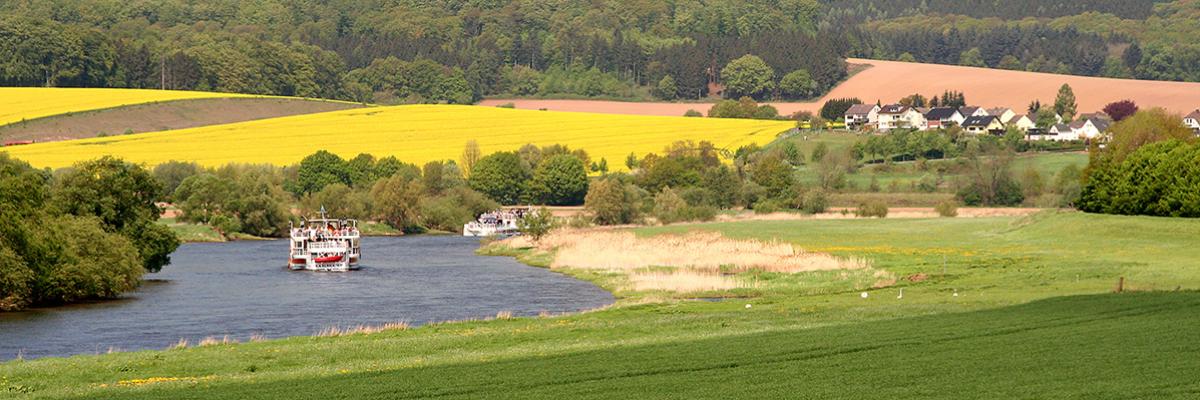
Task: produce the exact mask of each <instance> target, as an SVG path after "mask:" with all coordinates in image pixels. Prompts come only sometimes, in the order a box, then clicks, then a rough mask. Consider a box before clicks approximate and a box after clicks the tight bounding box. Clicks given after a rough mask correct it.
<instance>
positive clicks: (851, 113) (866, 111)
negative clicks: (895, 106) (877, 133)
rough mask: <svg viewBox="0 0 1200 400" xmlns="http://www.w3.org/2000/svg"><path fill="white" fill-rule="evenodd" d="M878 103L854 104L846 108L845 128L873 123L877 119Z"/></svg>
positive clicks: (856, 127) (854, 127)
mask: <svg viewBox="0 0 1200 400" xmlns="http://www.w3.org/2000/svg"><path fill="white" fill-rule="evenodd" d="M879 108H880V107H879V105H878V104H855V105H852V106H850V109H849V110H846V128H847V129H858V128H859V127H862V126H864V125H874V124H875V123H876V122H878V121H879Z"/></svg>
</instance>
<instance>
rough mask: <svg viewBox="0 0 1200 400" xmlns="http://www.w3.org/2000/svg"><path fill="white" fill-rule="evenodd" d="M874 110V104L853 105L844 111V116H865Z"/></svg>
mask: <svg viewBox="0 0 1200 400" xmlns="http://www.w3.org/2000/svg"><path fill="white" fill-rule="evenodd" d="M873 110H875V105H874V104H855V105H852V106H850V109H848V110H846V115H867V114H870V113H871V111H873Z"/></svg>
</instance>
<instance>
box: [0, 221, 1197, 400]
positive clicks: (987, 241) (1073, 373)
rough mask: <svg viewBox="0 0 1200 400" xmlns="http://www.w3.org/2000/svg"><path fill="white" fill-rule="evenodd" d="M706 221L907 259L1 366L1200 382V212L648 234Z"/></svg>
mask: <svg viewBox="0 0 1200 400" xmlns="http://www.w3.org/2000/svg"><path fill="white" fill-rule="evenodd" d="M692 230H704V231H716V232H721V233H723V234H724V235H725V236H728V237H733V238H746V239H764V240H770V239H779V240H782V241H785V242H788V243H793V244H795V245H797V246H799V247H802V248H804V249H806V250H810V251H821V252H828V253H832V254H835V255H840V256H859V257H866V258H868V259H870V260H871V261H872V263H873V265H874V268H880V269H886V270H887V271H889V272H892V273H894V274H895V276H897V277H900V278H901V279H899V280H898V281H896V282H894V283H893V284H891V285H890V286H886V287H882V288H876V289H870V288H865V289H859V288H851V287H843V289H841V290H835V291H827V290H824V289H820V288H819V286H820V285H823V284H828V283H829V282H834V283H836V282H837V281H839V280H841V279H844V278H842V277H840V276H839V275H838V274H836V273H830V272H811V273H800V274H795V275H796V276H795V277H791V278H787V279H782V280H777V282H768V283H767V284H765V285H763V286H761V287H760V288H758V289H757V290H754V291H750V292H747V293H743V296H744V297H741V298H729V299H725V300H723V301H699V300H685V299H679V298H672V297H663V296H657V295H654V294H652V293H629V292H624V293H623V292H621V291H618V296H619V297H620V298H621V299H620V300H619V301H618V303H617V304H616V305H615V306H613V307H610V308H608V309H605V310H601V311H596V312H591V313H584V314H579V315H572V316H560V317H541V318H517V319H512V320H492V321H474V322H459V323H445V324H435V325H432V326H425V327H421V328H417V329H409V330H395V331H386V332H382V333H376V334H371V335H354V336H349V337H338V338H310V337H299V338H291V339H284V340H277V341H265V342H253V343H245V344H239V345H214V346H206V347H191V348H186V349H176V350H167V351H157V352H134V353H117V354H110V355H100V356H76V357H71V358H65V359H41V360H33V361H14V362H8V363H5V364H0V393H2V392H3V391H4V390H5V389H7V390H8V391H9V393H11V394H14V397H16V398H22V397H48V398H49V397H54V398H118V397H119V398H427V397H446V398H479V397H488V398H564V397H568V396H570V397H586V398H631V397H672V398H718V397H722V398H728V397H730V396H734V397H739V398H780V397H810V398H816V397H819V398H912V397H935V398H1013V397H1017V398H1118V397H1119V398H1194V397H1196V396H1197V395H1200V384H1198V383H1197V382H1196V381H1195V379H1194V377H1193V375H1194V371H1195V370H1196V369H1197V368H1200V358H1196V357H1195V356H1194V355H1195V354H1197V352H1198V351H1200V342H1197V341H1196V340H1195V338H1194V335H1193V334H1192V333H1191V331H1190V330H1188V329H1181V328H1183V327H1189V326H1196V325H1197V323H1200V314H1197V313H1195V309H1196V307H1197V306H1200V293H1197V292H1193V291H1189V290H1195V289H1197V288H1200V261H1198V260H1200V248H1197V247H1196V246H1195V245H1194V238H1196V237H1198V236H1200V221H1195V220H1183V219H1163V218H1148V217H1119V216H1099V215H1087V214H1081V213H1044V214H1038V215H1035V216H1032V217H1022V218H974V219H966V218H956V219H928V220H887V219H884V220H800V221H753V222H735V223H717V224H698V225H686V226H682V225H681V226H667V227H654V228H641V229H637V230H636V232H637V233H638V234H639V235H643V236H653V235H661V234H677V233H682V232H687V231H692ZM1131 233H1133V234H1131ZM527 256H530V254H527ZM535 258H536V257H535ZM533 261H539V260H536V259H534V260H533ZM544 262H545V260H541V261H540V262H539V263H544ZM561 271H563V272H565V273H568V274H573V275H576V276H579V277H581V278H584V279H589V280H592V281H595V282H599V283H601V284H602V285H605V286H606V287H608V288H609V289H616V288H617V286H616V285H620V279H619V277H616V278H614V277H611V276H608V277H605V276H601V274H591V275H588V274H585V273H582V272H580V271H577V270H572V269H570V268H567V269H562V270H561ZM744 273H745V274H754V273H755V272H753V271H750V272H744ZM760 275H762V276H763V277H764V281H769V279H765V278H769V276H767V275H766V274H762V273H760ZM1122 276H1123V277H1125V278H1126V279H1127V284H1126V290H1135V291H1143V290H1155V292H1149V293H1123V294H1104V293H1109V292H1111V291H1112V290H1113V287H1114V286H1115V284H1116V282H1117V278H1118V277H1122ZM834 286H839V285H837V284H835V285H834ZM1177 288H1181V289H1184V291H1181V292H1175V290H1176V289H1177ZM901 289H903V296H902V298H900V297H901V296H900V291H901ZM860 292H867V293H868V294H869V297H867V298H862V297H861V296H860ZM956 294H957V295H956ZM746 305H751V307H746ZM733 393H736V394H733ZM639 395H640V396H639Z"/></svg>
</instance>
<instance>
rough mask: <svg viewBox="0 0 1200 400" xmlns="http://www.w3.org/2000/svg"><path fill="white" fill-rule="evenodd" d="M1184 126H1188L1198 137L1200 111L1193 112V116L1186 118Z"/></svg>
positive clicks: (1199, 131)
mask: <svg viewBox="0 0 1200 400" xmlns="http://www.w3.org/2000/svg"><path fill="white" fill-rule="evenodd" d="M1183 124H1184V125H1187V127H1188V128H1192V130H1193V131H1195V132H1196V134H1197V135H1200V109H1198V110H1196V111H1192V113H1191V114H1188V115H1186V116H1184V117H1183Z"/></svg>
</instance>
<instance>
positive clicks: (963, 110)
mask: <svg viewBox="0 0 1200 400" xmlns="http://www.w3.org/2000/svg"><path fill="white" fill-rule="evenodd" d="M977 110H979V107H975V106H963V107H960V108H959V109H958V112H959V113H960V114H962V115H963V116H964V117H969V116H971V114H974V113H975V111H977ZM983 111H984V112H987V110H983Z"/></svg>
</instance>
